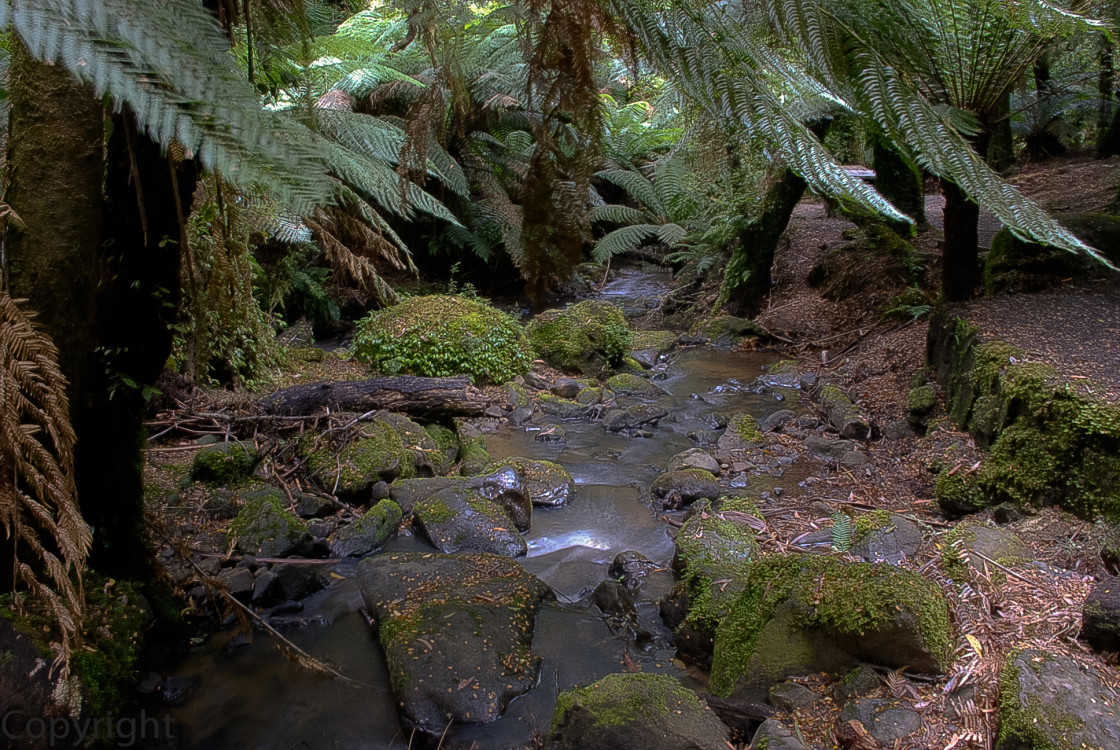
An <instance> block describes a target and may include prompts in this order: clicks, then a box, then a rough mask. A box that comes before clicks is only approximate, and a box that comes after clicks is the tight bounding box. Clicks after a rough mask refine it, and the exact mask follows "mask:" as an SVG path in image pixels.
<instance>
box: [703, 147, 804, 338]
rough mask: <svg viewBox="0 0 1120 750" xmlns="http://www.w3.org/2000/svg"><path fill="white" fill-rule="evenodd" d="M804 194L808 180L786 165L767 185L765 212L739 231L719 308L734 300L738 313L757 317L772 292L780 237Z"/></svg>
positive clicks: (722, 288) (721, 289)
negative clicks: (775, 254) (771, 285)
mask: <svg viewBox="0 0 1120 750" xmlns="http://www.w3.org/2000/svg"><path fill="white" fill-rule="evenodd" d="M804 194H805V180H803V179H801V177H800V176H799V175H798V174H797V173H796V172H793V171H792V170H790V169H788V168H786V167H782V168H781V170H780V171H779V173H778V175H777V176H776V177H775V178H774V180H773V181H772V182H771V183H770V186H769V187H768V188H767V189H766V195H765V196H764V197H763V199H762V211H761V213H760V214H759V215H758V216H757V217H756V218H755V219H754V220H753V221H751V222H750V223H748V224H746V225H745V226H744V227H743V228H742V229H741V230H740V231H739V236H738V238H737V240H738V244H737V245H736V246H735V249H734V250H732V251H731V260H730V261H729V262H728V264H727V268H726V269H725V270H724V274H723V283H722V284H721V285H720V290H719V297H718V298H717V300H716V304H715V309H717V310H718V309H720V308H721V307H723V306H724V305H725V304H729V303H730V304H731V305H732V306H733V309H734V311H735V312H736V313H737V314H740V315H745V316H748V317H753V316H754V315H755V314H757V313H758V311H759V310H760V309H761V307H762V301H763V300H764V299H765V298H766V295H767V294H769V293H770V280H771V276H770V267H771V266H773V265H774V253H775V251H777V249H778V240H779V239H781V236H782V233H783V232H785V230H786V227H787V226H788V225H789V219H790V216H791V215H792V214H793V209H794V207H795V206H796V205H797V202H798V201H799V200H801V196H802V195H804Z"/></svg>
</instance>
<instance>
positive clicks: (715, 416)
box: [700, 411, 727, 430]
mask: <svg viewBox="0 0 1120 750" xmlns="http://www.w3.org/2000/svg"><path fill="white" fill-rule="evenodd" d="M700 421H701V422H703V423H704V424H705V425H707V426H708V427H711V428H712V429H713V430H722V429H725V428H726V427H727V415H726V414H724V413H723V412H718V411H713V412H711V413H709V414H705V415H704V416H703V417H701V418H700Z"/></svg>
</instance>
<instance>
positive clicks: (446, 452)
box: [379, 397, 532, 499]
mask: <svg viewBox="0 0 1120 750" xmlns="http://www.w3.org/2000/svg"><path fill="white" fill-rule="evenodd" d="M525 400H526V401H528V397H526V399H525ZM531 413H532V409H530V414H531ZM424 432H426V433H428V437H430V438H431V439H432V442H433V443H435V445H436V449H435V450H434V451H433V452H431V453H429V454H428V456H429V458H431V460H432V472H433V473H434V474H435V475H436V476H441V477H442V476H444V475H446V474H447V473H448V472H450V471H451V467H452V466H454V465H455V461H456V460H457V459H458V458H459V434H458V433H457V432H455V430H453V429H451V428H450V427H447V426H445V425H442V424H426V425H424ZM379 499H380V498H379Z"/></svg>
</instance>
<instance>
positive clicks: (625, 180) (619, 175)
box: [595, 169, 665, 215]
mask: <svg viewBox="0 0 1120 750" xmlns="http://www.w3.org/2000/svg"><path fill="white" fill-rule="evenodd" d="M595 176H596V177H599V178H601V179H604V180H607V181H608V182H611V183H614V184H615V185H617V186H619V187H620V188H622V189H623V190H625V191H626V192H627V193H628V194H629V195H630V197H632V198H633V199H634V200H636V201H639V202H640V203H642V204H643V205H645V206H646V207H647V208H648V209H649V210H650V211H653V213H655V214H658V215H662V214H664V213H665V206H664V205H663V204H662V203H661V198H660V196H659V195H658V194H657V190H656V188H654V186H653V183H652V182H650V181H649V179H647V178H646V177H645V176H644V175H642V174H640V173H638V172H635V171H633V170H630V169H604V170H603V171H601V172H596V173H595Z"/></svg>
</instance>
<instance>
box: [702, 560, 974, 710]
mask: <svg viewBox="0 0 1120 750" xmlns="http://www.w3.org/2000/svg"><path fill="white" fill-rule="evenodd" d="M951 653H952V630H951V627H950V624H949V609H948V605H947V604H946V602H945V599H944V597H943V596H942V594H941V591H940V589H938V588H937V586H936V585H935V584H933V583H932V582H931V581H929V580H927V579H925V578H923V577H921V576H919V575H916V574H914V573H911V572H909V571H905V570H900V569H899V568H896V567H894V566H891V565H886V564H875V563H844V562H841V561H839V560H836V559H835V558H828V557H819V556H810V555H778V556H774V557H771V558H766V559H763V560H760V561H758V562H757V563H755V564H753V565H751V566H750V567H749V568H748V570H747V574H746V580H745V582H744V585H743V593H742V594H740V596H739V597H738V599H737V600H736V601H735V603H734V604H733V605H732V607H731V611H730V613H729V615H728V616H727V617H726V618H725V619H724V620H723V621H722V622H721V623H720V625H719V628H718V629H717V631H716V642H715V651H714V655H713V661H712V680H711V688H712V692H713V693H715V694H716V695H720V696H724V697H726V696H731V695H734V696H735V697H742V698H749V699H754V700H758V699H761V698H763V697H765V695H766V694H767V691H768V690H769V689H770V687H771V686H772V685H774V684H775V683H777V682H779V681H781V680H783V679H785V678H787V677H791V676H795V675H799V674H808V673H811V672H817V671H837V670H839V669H842V668H844V667H845V666H850V665H853V664H854V663H855V661H856V660H857V659H858V660H860V661H868V662H871V663H877V664H882V665H884V666H892V667H901V666H907V665H909V666H910V667H911V668H913V669H915V670H917V671H923V672H941V671H943V670H944V669H945V668H946V667H947V666H948V664H949V660H950V657H951Z"/></svg>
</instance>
